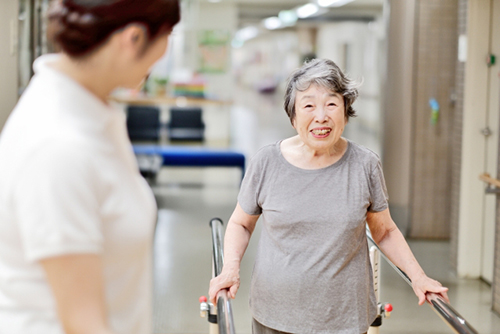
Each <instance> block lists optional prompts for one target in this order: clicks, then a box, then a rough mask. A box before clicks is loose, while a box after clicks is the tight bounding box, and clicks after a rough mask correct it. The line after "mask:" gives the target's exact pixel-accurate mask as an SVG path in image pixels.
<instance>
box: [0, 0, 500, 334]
mask: <svg viewBox="0 0 500 334" xmlns="http://www.w3.org/2000/svg"><path fill="white" fill-rule="evenodd" d="M48 5H49V1H48V0H0V130H1V128H2V126H3V124H4V123H5V120H6V119H7V117H8V115H9V114H10V112H11V111H12V109H13V107H14V106H15V104H16V102H17V99H18V98H19V96H20V95H21V94H22V92H23V90H24V89H25V87H26V86H27V84H28V83H29V80H30V78H31V76H32V75H33V70H32V67H31V66H32V63H33V61H34V59H35V58H36V57H38V56H39V55H41V54H44V53H48V52H54V47H53V46H52V45H50V43H48V42H47V39H46V19H45V16H44V14H45V12H46V10H47V8H48ZM499 56H500V0H310V1H309V0H182V20H181V22H180V23H179V24H178V26H176V28H175V30H174V31H173V33H172V35H171V38H170V42H169V47H168V52H167V54H166V55H165V56H164V57H163V58H162V59H161V60H160V61H159V62H158V63H157V64H156V65H155V67H154V68H153V70H152V72H151V74H150V76H149V77H148V78H147V80H146V81H145V83H144V85H143V86H142V87H139V88H138V89H137V90H125V89H120V90H117V91H116V92H114V94H113V96H111V97H110V101H111V103H113V104H115V105H116V106H117V107H119V108H122V109H123V110H124V112H126V113H127V115H128V124H127V125H128V127H129V135H130V137H131V139H132V141H133V143H134V145H135V146H136V148H138V150H137V151H136V153H137V155H138V161H139V165H140V168H141V170H142V172H143V174H144V175H145V176H146V177H147V178H148V180H149V181H150V184H151V187H152V188H153V191H154V193H155V195H156V198H157V202H158V206H159V217H158V224H157V229H156V235H155V250H154V251H155V305H154V310H155V319H154V321H155V333H205V332H208V324H207V322H206V320H204V319H200V318H199V317H198V308H199V304H198V301H197V300H198V297H199V296H200V295H203V294H206V293H207V289H208V283H209V280H210V277H211V259H210V256H211V253H210V252H211V239H210V230H209V227H208V222H209V220H210V219H211V218H213V217H220V218H221V219H222V220H224V221H225V222H226V221H227V219H228V218H229V216H230V214H231V212H232V210H233V208H234V205H235V204H236V196H237V194H238V189H239V184H240V181H241V177H242V169H243V168H242V167H244V165H243V164H242V159H243V161H244V163H246V164H248V161H249V160H250V159H251V157H252V156H253V154H255V152H256V151H257V150H258V149H259V148H260V147H262V146H263V145H266V144H269V143H273V142H276V141H277V140H280V139H283V138H286V137H289V136H292V135H294V133H295V132H294V130H293V128H292V127H291V125H290V122H289V120H288V117H287V116H286V114H285V112H284V110H283V107H282V105H283V96H284V88H285V84H286V79H287V77H288V76H289V74H290V73H291V72H292V71H293V70H294V69H296V68H298V67H300V66H301V64H303V62H304V61H306V60H307V59H312V58H315V57H319V58H329V59H332V60H333V61H335V62H336V63H337V64H338V65H339V66H340V67H341V68H342V69H343V70H344V71H345V72H346V73H347V74H348V75H349V76H350V77H351V78H354V79H356V80H358V81H359V82H362V86H361V88H360V90H359V92H360V96H359V98H358V100H357V101H356V103H355V104H354V108H355V110H356V111H357V113H358V117H356V118H353V119H352V120H351V121H350V123H349V124H348V125H347V127H346V130H345V133H344V135H345V137H347V138H349V139H351V140H353V141H355V142H357V143H359V144H362V145H364V146H367V147H368V148H370V149H372V150H373V151H375V152H376V153H377V154H379V155H380V156H381V158H382V162H383V168H384V173H385V177H386V182H387V187H388V191H389V196H390V209H391V212H392V216H393V218H394V220H395V221H396V223H397V224H398V227H399V228H400V229H401V230H402V232H403V233H404V234H405V236H406V237H407V238H408V240H409V242H410V245H411V247H412V249H413V250H414V252H415V255H416V257H417V259H418V260H419V261H420V262H421V264H422V266H423V268H424V270H426V272H427V274H428V275H429V276H433V277H434V278H437V279H439V280H440V281H441V282H442V283H443V284H444V285H447V286H449V287H450V297H451V302H452V305H453V306H455V307H456V308H457V309H458V310H459V311H460V312H461V313H462V315H464V316H465V318H466V319H467V320H468V321H470V322H471V323H472V324H473V325H474V326H475V327H476V328H477V329H478V331H479V332H480V333H499V331H500V330H499V328H500V317H499V315H498V314H499V313H498V312H500V211H499V209H498V196H497V195H496V194H495V193H487V192H486V190H487V189H496V188H494V187H489V188H487V186H486V183H484V182H483V181H481V180H480V179H479V176H480V175H481V174H483V173H488V174H489V175H491V177H492V178H499V177H500V170H499V168H498V167H499V145H498V144H499V141H500V136H499V122H500V120H499V114H500V106H499V101H500V66H499V64H498V62H499V59H498V57H499ZM144 144H147V145H149V146H148V147H150V148H151V147H154V148H156V149H158V150H160V151H154V154H152V153H151V151H147V150H146V151H144V150H142V151H141V150H140V149H139V148H141V147H142V148H143V149H144V147H145V146H143V145H144ZM151 145H153V146H151ZM179 151H180V152H184V153H185V154H187V155H191V156H196V157H198V158H199V160H198V161H197V162H192V161H191V162H186V161H181V162H178V163H176V162H174V158H172V159H173V160H168V161H167V158H165V161H162V160H157V159H156V160H155V157H162V155H163V154H172V155H175V154H176V153H178V152H179ZM163 157H164V156H163ZM231 159H233V160H231ZM169 161H171V162H169ZM0 163H8V161H1V162H0ZM499 182H500V181H499ZM258 233H259V228H258V229H257V231H256V232H255V234H256V235H255V236H254V238H253V239H252V242H251V244H250V246H249V250H248V252H247V255H246V256H245V259H244V263H243V267H242V287H241V291H240V292H239V295H238V298H237V299H236V300H235V302H234V310H235V321H236V326H237V327H236V329H237V332H238V333H250V332H251V331H250V319H251V318H250V314H249V310H248V302H247V295H248V282H249V278H250V275H251V270H252V265H253V263H252V261H253V254H254V253H255V247H256V244H257V241H258ZM382 269H383V271H382V291H381V293H382V299H384V301H389V302H392V304H393V305H394V308H395V310H394V312H393V316H392V317H391V318H390V319H388V320H386V321H385V323H384V325H383V327H382V332H385V333H448V332H451V331H450V330H449V329H447V327H446V325H444V323H443V322H442V321H441V320H440V319H439V318H438V317H437V316H435V315H433V314H432V311H431V309H430V308H428V307H420V308H418V307H417V306H416V298H415V297H414V296H413V295H412V294H413V292H412V291H411V289H410V288H409V287H408V286H405V283H404V282H402V281H401V280H400V279H399V277H397V275H395V273H394V272H393V271H392V269H391V268H389V267H387V266H385V265H384V266H383V268H382ZM332 302H333V301H332ZM285 307H286V306H285Z"/></svg>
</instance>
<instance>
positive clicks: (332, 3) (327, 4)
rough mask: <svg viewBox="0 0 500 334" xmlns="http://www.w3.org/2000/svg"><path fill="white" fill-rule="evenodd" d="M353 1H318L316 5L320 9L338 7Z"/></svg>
mask: <svg viewBox="0 0 500 334" xmlns="http://www.w3.org/2000/svg"><path fill="white" fill-rule="evenodd" d="M353 1H354V0H318V5H320V6H321V7H340V6H343V5H346V4H348V3H349V2H353Z"/></svg>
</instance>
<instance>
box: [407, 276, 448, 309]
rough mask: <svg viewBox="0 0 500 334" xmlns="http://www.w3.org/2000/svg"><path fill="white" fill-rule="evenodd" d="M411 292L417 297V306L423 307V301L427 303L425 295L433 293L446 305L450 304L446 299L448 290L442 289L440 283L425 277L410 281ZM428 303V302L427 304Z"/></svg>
mask: <svg viewBox="0 0 500 334" xmlns="http://www.w3.org/2000/svg"><path fill="white" fill-rule="evenodd" d="M412 287H413V291H414V292H415V294H416V295H417V297H418V305H423V304H424V303H425V301H426V300H427V301H428V298H427V295H428V294H431V293H435V294H437V295H438V296H440V297H442V298H443V299H444V300H445V301H446V302H447V303H449V302H450V300H449V299H448V294H447V292H448V288H446V287H444V286H443V285H442V284H441V283H439V282H438V281H436V280H433V279H432V278H429V277H427V276H425V275H423V276H421V277H419V278H417V279H414V280H413V281H412ZM429 303H430V302H429Z"/></svg>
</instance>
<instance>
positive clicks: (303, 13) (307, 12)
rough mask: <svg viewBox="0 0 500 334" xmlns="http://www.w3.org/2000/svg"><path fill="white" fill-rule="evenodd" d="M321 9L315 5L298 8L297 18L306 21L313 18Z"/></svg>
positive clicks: (309, 4) (310, 4)
mask: <svg viewBox="0 0 500 334" xmlns="http://www.w3.org/2000/svg"><path fill="white" fill-rule="evenodd" d="M318 10H319V8H318V6H316V5H315V4H313V3H308V4H305V5H303V6H300V7H299V8H297V16H298V17H299V18H301V19H305V18H307V17H309V16H313V15H314V14H316V13H317V12H318Z"/></svg>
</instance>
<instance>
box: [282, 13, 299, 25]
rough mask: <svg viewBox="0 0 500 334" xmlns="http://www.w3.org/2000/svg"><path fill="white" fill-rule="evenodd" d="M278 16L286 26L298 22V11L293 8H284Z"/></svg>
mask: <svg viewBox="0 0 500 334" xmlns="http://www.w3.org/2000/svg"><path fill="white" fill-rule="evenodd" d="M278 17H279V18H280V20H281V23H282V24H283V25H284V26H293V25H294V24H295V23H296V22H297V13H296V12H295V11H293V10H282V11H280V13H279V14H278Z"/></svg>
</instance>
